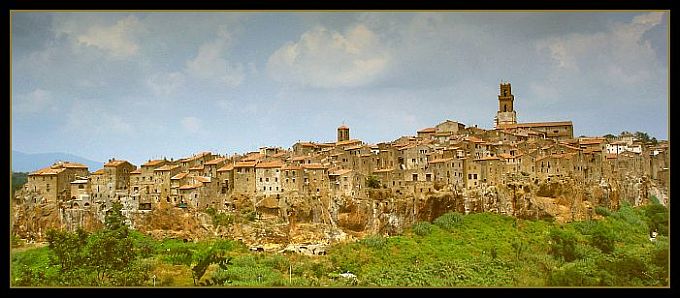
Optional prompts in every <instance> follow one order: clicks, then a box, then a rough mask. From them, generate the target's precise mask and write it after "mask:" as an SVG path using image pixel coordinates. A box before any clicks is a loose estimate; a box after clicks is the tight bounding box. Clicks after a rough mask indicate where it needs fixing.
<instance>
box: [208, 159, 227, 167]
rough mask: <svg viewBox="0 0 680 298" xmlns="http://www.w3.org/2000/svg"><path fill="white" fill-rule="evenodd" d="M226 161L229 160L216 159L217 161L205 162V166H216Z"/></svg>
mask: <svg viewBox="0 0 680 298" xmlns="http://www.w3.org/2000/svg"><path fill="white" fill-rule="evenodd" d="M226 160H227V158H226V157H220V158H215V159H213V160H209V161H206V162H205V165H206V166H207V165H216V164H219V163H222V162H225V161H226Z"/></svg>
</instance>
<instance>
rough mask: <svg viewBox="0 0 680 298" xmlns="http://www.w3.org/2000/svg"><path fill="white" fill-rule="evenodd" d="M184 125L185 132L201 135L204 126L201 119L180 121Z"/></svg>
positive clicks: (193, 118) (190, 118)
mask: <svg viewBox="0 0 680 298" xmlns="http://www.w3.org/2000/svg"><path fill="white" fill-rule="evenodd" d="M180 123H181V124H182V128H183V129H184V131H186V132H188V133H191V134H194V133H199V132H201V130H202V129H203V125H202V123H201V119H198V118H196V117H192V116H190V117H184V118H182V120H181V121H180Z"/></svg>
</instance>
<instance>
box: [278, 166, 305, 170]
mask: <svg viewBox="0 0 680 298" xmlns="http://www.w3.org/2000/svg"><path fill="white" fill-rule="evenodd" d="M300 169H302V168H301V167H300V166H297V165H284V166H283V167H282V168H281V170H300Z"/></svg>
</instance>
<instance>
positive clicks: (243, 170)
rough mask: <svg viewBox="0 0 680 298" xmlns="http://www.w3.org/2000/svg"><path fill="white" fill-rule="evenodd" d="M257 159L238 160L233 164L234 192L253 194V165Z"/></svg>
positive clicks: (254, 192)
mask: <svg viewBox="0 0 680 298" xmlns="http://www.w3.org/2000/svg"><path fill="white" fill-rule="evenodd" d="M256 164H257V161H239V162H236V163H235V164H234V192H235V193H240V194H243V195H248V196H253V197H254V196H255V194H256V190H257V188H256V187H257V185H256V184H255V181H256V178H255V165H256Z"/></svg>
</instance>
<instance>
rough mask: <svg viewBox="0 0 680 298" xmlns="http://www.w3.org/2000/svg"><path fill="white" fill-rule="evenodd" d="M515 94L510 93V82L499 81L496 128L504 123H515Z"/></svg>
mask: <svg viewBox="0 0 680 298" xmlns="http://www.w3.org/2000/svg"><path fill="white" fill-rule="evenodd" d="M514 101H515V96H514V95H512V89H511V87H510V83H502V82H501V92H500V94H499V95H498V112H496V119H495V120H496V121H495V122H496V123H495V125H496V128H498V127H499V126H500V125H505V124H517V113H516V112H515V110H514V108H513V103H514Z"/></svg>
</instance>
